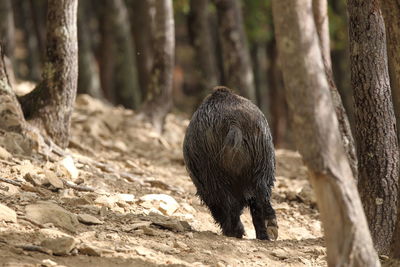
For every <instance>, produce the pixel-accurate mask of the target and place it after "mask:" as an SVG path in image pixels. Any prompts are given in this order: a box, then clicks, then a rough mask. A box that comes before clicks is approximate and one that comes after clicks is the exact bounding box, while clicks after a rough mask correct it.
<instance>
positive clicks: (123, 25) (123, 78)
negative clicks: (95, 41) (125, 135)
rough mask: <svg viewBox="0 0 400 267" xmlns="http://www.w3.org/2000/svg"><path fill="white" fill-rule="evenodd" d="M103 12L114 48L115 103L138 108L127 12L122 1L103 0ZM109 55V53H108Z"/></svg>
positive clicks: (136, 81) (133, 57) (137, 90)
mask: <svg viewBox="0 0 400 267" xmlns="http://www.w3.org/2000/svg"><path fill="white" fill-rule="evenodd" d="M102 4H104V8H105V12H109V16H107V18H108V19H109V21H108V22H107V23H109V24H110V25H109V27H110V28H111V31H112V34H113V41H114V45H113V46H114V48H115V50H114V51H112V52H113V56H114V72H113V90H114V92H115V102H116V103H117V104H122V105H123V106H124V107H127V108H134V109H136V108H138V107H139V105H140V103H141V95H140V89H139V84H138V78H137V70H136V64H135V54H134V51H135V49H134V45H133V40H132V35H131V28H130V23H129V20H128V10H127V7H126V5H125V2H124V0H114V1H109V0H105V1H103V2H102ZM108 52H109V53H110V51H108Z"/></svg>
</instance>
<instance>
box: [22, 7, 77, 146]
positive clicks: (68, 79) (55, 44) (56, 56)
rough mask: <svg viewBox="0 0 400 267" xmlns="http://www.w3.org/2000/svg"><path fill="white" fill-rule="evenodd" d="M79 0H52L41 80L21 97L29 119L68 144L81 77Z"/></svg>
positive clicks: (48, 11)
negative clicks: (78, 32)
mask: <svg viewBox="0 0 400 267" xmlns="http://www.w3.org/2000/svg"><path fill="white" fill-rule="evenodd" d="M77 6H78V1H77V0H49V2H48V10H47V43H46V59H45V64H44V67H43V74H42V81H41V82H40V84H39V85H38V86H37V88H35V89H34V90H33V91H32V92H31V93H29V94H28V95H25V96H23V97H22V98H21V99H20V102H21V105H22V108H23V111H24V114H25V117H26V119H28V120H30V121H31V122H32V123H33V124H34V125H36V126H38V127H39V129H41V130H42V131H43V132H44V133H46V134H47V135H48V136H49V137H51V138H52V140H53V141H54V142H55V143H56V144H57V145H59V146H60V147H62V148H65V147H67V145H68V141H69V130H70V122H71V115H72V110H73V104H74V102H75V96H76V90H77V79H78V40H77Z"/></svg>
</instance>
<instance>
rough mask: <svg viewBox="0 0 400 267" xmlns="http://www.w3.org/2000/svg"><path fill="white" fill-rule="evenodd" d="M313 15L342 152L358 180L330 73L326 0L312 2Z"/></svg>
mask: <svg viewBox="0 0 400 267" xmlns="http://www.w3.org/2000/svg"><path fill="white" fill-rule="evenodd" d="M313 14H314V20H315V26H316V28H317V32H318V37H319V45H320V48H321V53H322V60H323V62H324V68H325V73H326V77H327V79H328V84H329V90H330V92H331V95H332V101H333V106H334V107H335V112H336V116H337V118H338V121H339V131H340V136H341V138H342V143H343V146H344V150H345V151H346V154H347V159H348V160H349V163H350V167H351V170H352V172H353V177H354V178H355V179H357V178H358V170H357V155H356V148H355V144H354V139H353V134H352V132H351V128H350V123H349V119H348V117H347V114H346V110H345V109H344V106H343V103H342V99H341V97H340V94H339V92H338V89H337V87H336V84H335V81H334V79H333V73H332V61H331V49H330V44H329V42H330V41H329V28H328V26H329V20H328V1H327V0H313Z"/></svg>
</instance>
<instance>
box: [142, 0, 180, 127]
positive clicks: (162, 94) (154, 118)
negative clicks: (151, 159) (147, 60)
mask: <svg viewBox="0 0 400 267" xmlns="http://www.w3.org/2000/svg"><path fill="white" fill-rule="evenodd" d="M153 4H154V8H155V16H154V18H155V27H154V32H153V34H152V37H153V38H152V39H153V51H154V64H153V69H152V72H151V78H150V84H149V90H148V92H147V95H146V102H145V104H144V106H143V109H142V112H143V113H142V114H144V115H145V116H146V117H148V119H149V120H150V122H151V123H152V124H153V126H154V128H155V129H156V131H158V132H159V133H161V132H162V131H163V129H164V123H165V117H166V116H167V114H168V112H169V111H170V110H171V108H172V79H173V68H174V56H175V55H174V52H175V29H174V13H173V6H172V0H164V1H154V2H153Z"/></svg>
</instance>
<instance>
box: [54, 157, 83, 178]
mask: <svg viewBox="0 0 400 267" xmlns="http://www.w3.org/2000/svg"><path fill="white" fill-rule="evenodd" d="M59 164H60V166H62V167H63V169H64V170H65V171H66V173H67V174H68V176H69V177H70V178H71V179H72V180H75V179H77V178H78V176H79V170H78V169H77V168H76V167H75V164H74V160H73V159H72V157H71V156H66V157H64V158H63V159H62V160H61V161H60V162H59Z"/></svg>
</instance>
